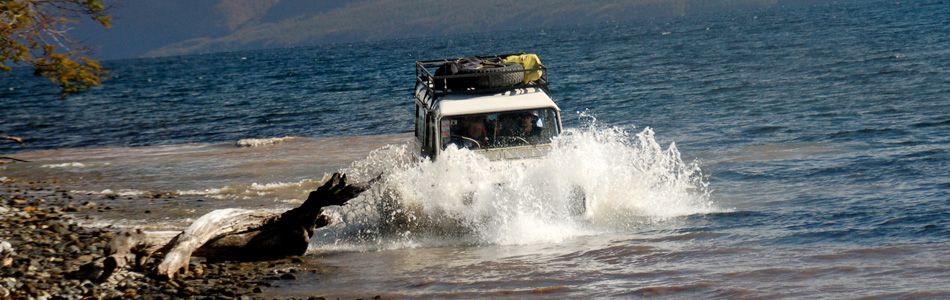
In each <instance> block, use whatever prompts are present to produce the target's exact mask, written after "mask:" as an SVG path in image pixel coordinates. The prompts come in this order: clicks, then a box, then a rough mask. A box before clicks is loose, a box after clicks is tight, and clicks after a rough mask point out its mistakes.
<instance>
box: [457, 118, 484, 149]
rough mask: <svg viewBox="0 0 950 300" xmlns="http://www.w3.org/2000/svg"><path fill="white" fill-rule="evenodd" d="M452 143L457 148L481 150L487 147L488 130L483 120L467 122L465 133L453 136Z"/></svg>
mask: <svg viewBox="0 0 950 300" xmlns="http://www.w3.org/2000/svg"><path fill="white" fill-rule="evenodd" d="M452 143H453V144H455V145H458V146H459V148H466V149H481V148H487V147H488V130H487V129H486V127H485V121H484V120H483V119H473V120H469V122H468V124H467V125H466V126H465V133H464V134H461V135H454V136H453V137H452Z"/></svg>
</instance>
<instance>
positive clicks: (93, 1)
mask: <svg viewBox="0 0 950 300" xmlns="http://www.w3.org/2000/svg"><path fill="white" fill-rule="evenodd" d="M86 7H88V8H89V10H91V11H93V12H100V11H102V10H103V9H106V6H105V5H103V4H102V1H99V0H86Z"/></svg>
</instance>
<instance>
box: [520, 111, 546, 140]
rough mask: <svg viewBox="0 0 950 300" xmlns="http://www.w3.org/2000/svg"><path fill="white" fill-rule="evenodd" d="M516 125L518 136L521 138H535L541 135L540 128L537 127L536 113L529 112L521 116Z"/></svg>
mask: <svg viewBox="0 0 950 300" xmlns="http://www.w3.org/2000/svg"><path fill="white" fill-rule="evenodd" d="M518 121H519V122H518V125H520V128H519V129H520V131H519V132H518V135H519V136H521V137H526V138H527V137H537V136H539V135H541V128H538V127H537V124H538V112H536V111H531V112H527V113H524V114H522V115H521V116H520V117H519V120H518Z"/></svg>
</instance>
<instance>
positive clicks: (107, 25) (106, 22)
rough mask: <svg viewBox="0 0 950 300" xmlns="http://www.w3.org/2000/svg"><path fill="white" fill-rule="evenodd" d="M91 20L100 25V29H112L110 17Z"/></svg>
mask: <svg viewBox="0 0 950 300" xmlns="http://www.w3.org/2000/svg"><path fill="white" fill-rule="evenodd" d="M93 19H94V20H96V21H97V22H99V24H102V27H105V28H112V17H110V16H98V17H95V18H93Z"/></svg>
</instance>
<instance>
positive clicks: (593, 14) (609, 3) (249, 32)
mask: <svg viewBox="0 0 950 300" xmlns="http://www.w3.org/2000/svg"><path fill="white" fill-rule="evenodd" d="M114 1H119V2H116V9H115V10H114V13H113V15H115V18H116V20H115V21H114V26H113V28H112V29H108V30H102V29H99V28H94V26H80V28H79V30H78V31H77V33H75V34H76V35H78V36H81V37H84V39H86V40H87V42H88V43H91V44H93V45H95V46H98V48H99V49H100V51H101V53H102V54H103V55H102V56H105V57H106V58H120V57H135V56H167V55H182V54H194V53H208V52H217V51H233V50H244V49H256V48H271V47H291V46H305V45H313V44H320V43H327V42H341V41H369V40H381V39H389V38H401V37H416V36H432V35H448V34H460V33H468V32H485V31H498V30H510V29H525V28H550V27H568V26H583V25H596V24H603V23H609V22H615V23H616V22H621V23H622V22H630V21H637V20H648V19H663V18H671V17H687V16H692V15H697V14H703V13H708V12H712V11H730V10H741V9H750V8H766V7H771V6H775V5H778V4H781V3H782V1H783V0H603V1H574V0H535V1H501V0H484V1H461V0H416V1H405V0H323V1H313V0H216V1H212V0H205V1H186V0H162V1H121V0H114ZM784 1H795V0H784Z"/></svg>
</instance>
